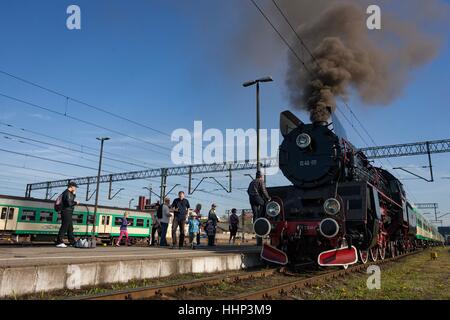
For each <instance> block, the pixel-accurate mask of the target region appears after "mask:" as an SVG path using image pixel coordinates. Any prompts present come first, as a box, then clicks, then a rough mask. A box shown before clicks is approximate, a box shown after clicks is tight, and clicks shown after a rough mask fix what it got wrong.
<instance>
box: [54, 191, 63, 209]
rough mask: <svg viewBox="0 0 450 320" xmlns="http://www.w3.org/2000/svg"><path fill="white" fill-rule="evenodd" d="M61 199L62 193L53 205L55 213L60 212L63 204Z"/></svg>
mask: <svg viewBox="0 0 450 320" xmlns="http://www.w3.org/2000/svg"><path fill="white" fill-rule="evenodd" d="M62 198H63V195H62V193H61V194H60V195H59V196H58V198H56V201H55V205H54V207H55V211H56V212H60V211H61V210H62V202H63V201H62Z"/></svg>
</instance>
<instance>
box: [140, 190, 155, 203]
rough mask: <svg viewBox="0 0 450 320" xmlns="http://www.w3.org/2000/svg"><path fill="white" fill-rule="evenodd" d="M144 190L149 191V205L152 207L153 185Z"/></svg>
mask: <svg viewBox="0 0 450 320" xmlns="http://www.w3.org/2000/svg"><path fill="white" fill-rule="evenodd" d="M142 189H145V190H148V205H149V206H150V205H151V204H152V192H153V191H152V190H153V188H152V185H150V187H142Z"/></svg>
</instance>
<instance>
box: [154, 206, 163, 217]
mask: <svg viewBox="0 0 450 320" xmlns="http://www.w3.org/2000/svg"><path fill="white" fill-rule="evenodd" d="M156 217H157V218H158V219H162V217H163V206H159V207H158V210H156Z"/></svg>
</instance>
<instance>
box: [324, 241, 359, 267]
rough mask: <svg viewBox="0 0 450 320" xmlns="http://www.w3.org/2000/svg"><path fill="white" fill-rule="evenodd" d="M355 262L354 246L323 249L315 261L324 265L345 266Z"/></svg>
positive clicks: (356, 253) (356, 255) (355, 252)
mask: <svg viewBox="0 0 450 320" xmlns="http://www.w3.org/2000/svg"><path fill="white" fill-rule="evenodd" d="M356 262H358V251H357V250H356V248H355V247H354V246H352V247H351V248H348V247H343V248H339V249H333V250H329V251H324V252H322V253H321V254H319V257H318V258H317V263H318V264H319V265H320V266H325V267H335V266H343V267H344V268H346V267H348V266H349V265H351V264H355V263H356Z"/></svg>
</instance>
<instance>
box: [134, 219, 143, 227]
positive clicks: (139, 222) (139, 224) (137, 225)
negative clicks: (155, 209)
mask: <svg viewBox="0 0 450 320" xmlns="http://www.w3.org/2000/svg"><path fill="white" fill-rule="evenodd" d="M143 226H144V219H136V227H143Z"/></svg>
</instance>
